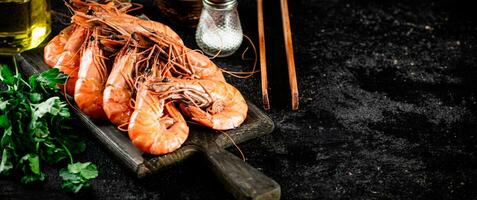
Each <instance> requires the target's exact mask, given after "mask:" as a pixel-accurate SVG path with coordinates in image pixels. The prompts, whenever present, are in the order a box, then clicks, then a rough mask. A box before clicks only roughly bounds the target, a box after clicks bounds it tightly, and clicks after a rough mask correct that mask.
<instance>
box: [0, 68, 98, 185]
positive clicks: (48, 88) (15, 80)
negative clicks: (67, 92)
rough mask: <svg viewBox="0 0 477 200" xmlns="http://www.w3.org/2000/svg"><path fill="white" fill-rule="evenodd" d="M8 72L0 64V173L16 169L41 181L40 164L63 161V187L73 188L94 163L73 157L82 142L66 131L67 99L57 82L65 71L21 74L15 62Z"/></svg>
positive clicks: (91, 173) (85, 180)
mask: <svg viewBox="0 0 477 200" xmlns="http://www.w3.org/2000/svg"><path fill="white" fill-rule="evenodd" d="M15 70H16V72H15V73H13V72H12V71H11V70H10V69H9V68H8V66H6V65H0V81H1V82H2V83H3V84H4V85H5V86H6V89H4V90H1V91H0V136H1V137H0V155H1V157H0V175H12V174H18V175H19V176H20V181H21V182H22V183H25V184H27V183H33V182H38V181H43V180H45V178H46V174H45V173H43V172H42V166H43V164H45V163H46V164H50V165H52V164H62V163H63V164H65V163H68V165H67V167H65V168H63V169H61V170H60V172H59V174H60V176H61V177H62V178H63V189H65V190H66V191H70V192H74V193H76V192H78V191H79V190H80V189H81V188H84V187H89V186H90V182H89V181H90V180H92V179H94V178H96V177H97V176H98V171H97V168H96V165H94V164H92V163H90V162H87V163H80V162H76V163H75V162H74V159H73V155H74V154H78V153H80V152H83V151H84V150H85V143H84V141H83V140H81V138H79V137H78V136H77V135H76V134H74V133H72V131H71V129H72V128H71V126H69V124H71V121H72V119H73V117H72V116H71V113H70V110H69V108H68V105H67V104H66V102H65V101H64V100H62V99H61V98H60V96H61V95H62V94H61V92H60V91H59V89H58V88H57V87H56V86H57V84H64V83H65V81H66V78H67V76H66V75H65V74H63V73H61V72H60V71H58V69H54V68H53V69H50V70H47V71H45V72H43V73H40V74H35V75H32V76H30V77H29V79H28V82H27V81H25V80H23V79H22V77H21V75H20V73H18V68H17V67H16V66H15Z"/></svg>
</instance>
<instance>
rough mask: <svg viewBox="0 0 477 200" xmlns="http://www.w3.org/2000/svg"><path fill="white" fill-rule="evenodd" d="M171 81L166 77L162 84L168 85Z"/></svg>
mask: <svg viewBox="0 0 477 200" xmlns="http://www.w3.org/2000/svg"><path fill="white" fill-rule="evenodd" d="M170 81H171V80H169V79H168V78H167V77H165V78H164V79H162V82H164V83H167V82H170Z"/></svg>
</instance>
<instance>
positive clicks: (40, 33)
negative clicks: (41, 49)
mask: <svg viewBox="0 0 477 200" xmlns="http://www.w3.org/2000/svg"><path fill="white" fill-rule="evenodd" d="M49 3H50V2H49V0H0V55H13V54H16V53H20V52H22V51H25V50H28V49H32V48H35V47H37V46H38V45H39V44H40V43H41V42H42V41H43V40H44V39H45V38H46V37H47V36H48V34H49V33H50V31H51V19H50V7H49Z"/></svg>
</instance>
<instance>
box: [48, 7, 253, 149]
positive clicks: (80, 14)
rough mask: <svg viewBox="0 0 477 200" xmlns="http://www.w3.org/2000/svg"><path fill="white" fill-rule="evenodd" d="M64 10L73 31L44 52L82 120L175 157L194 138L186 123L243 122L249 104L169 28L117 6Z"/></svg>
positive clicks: (223, 125)
mask: <svg viewBox="0 0 477 200" xmlns="http://www.w3.org/2000/svg"><path fill="white" fill-rule="evenodd" d="M67 6H68V7H69V8H70V10H71V11H72V17H71V22H72V23H71V25H69V26H68V27H66V28H65V29H63V30H62V31H61V32H60V34H59V35H57V36H56V37H54V38H53V39H52V40H51V41H50V42H49V43H48V44H47V46H45V49H44V60H45V62H46V63H47V64H48V65H49V66H51V67H54V68H57V69H59V70H60V71H62V72H63V73H65V74H67V75H68V79H67V81H66V83H65V84H64V85H62V86H60V87H62V89H63V90H64V91H65V92H66V93H67V94H69V95H71V96H73V97H74V100H75V102H76V104H77V106H78V107H79V109H80V110H81V111H82V112H83V113H85V114H86V115H88V116H89V117H91V118H94V119H99V120H101V119H104V120H109V121H111V122H112V123H113V124H115V125H116V126H117V127H118V129H120V130H122V131H127V132H128V135H129V138H130V139H131V141H132V143H133V144H134V145H135V146H136V147H138V148H139V149H140V150H142V151H143V152H146V153H149V154H153V155H161V154H167V153H170V152H173V151H175V150H176V149H178V148H179V147H180V146H181V145H182V144H183V143H184V142H185V140H186V139H187V137H188V135H189V126H188V125H187V122H192V123H195V124H200V125H202V126H206V127H209V128H211V129H214V130H228V129H233V128H236V127H238V126H239V125H240V124H242V123H243V121H244V120H245V118H246V115H247V110H248V107H247V104H246V102H245V100H244V98H243V96H242V94H241V93H240V92H239V91H238V90H237V89H236V88H235V87H233V86H232V85H230V84H228V83H227V82H226V81H225V79H224V76H223V74H222V71H221V69H220V68H219V67H217V66H216V65H215V64H214V63H213V62H212V61H211V60H210V59H209V58H208V57H207V56H204V55H203V54H201V53H200V52H198V51H195V50H192V49H190V48H187V47H186V46H185V45H184V43H183V41H182V39H181V38H180V37H179V35H177V33H175V32H174V31H173V30H172V29H171V28H169V27H168V26H166V25H164V24H161V23H159V22H155V21H151V20H148V19H142V18H138V17H135V16H132V15H130V14H128V13H129V12H130V11H132V10H136V9H138V7H139V6H137V5H135V4H131V3H123V2H119V1H116V0H106V1H105V0H103V1H98V0H95V1H93V0H72V1H71V2H70V3H68V4H67ZM186 119H188V121H186Z"/></svg>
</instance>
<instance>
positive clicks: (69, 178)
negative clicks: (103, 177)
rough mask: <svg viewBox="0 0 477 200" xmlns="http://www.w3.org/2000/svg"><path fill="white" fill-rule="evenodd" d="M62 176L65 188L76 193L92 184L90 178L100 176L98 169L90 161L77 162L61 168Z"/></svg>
mask: <svg viewBox="0 0 477 200" xmlns="http://www.w3.org/2000/svg"><path fill="white" fill-rule="evenodd" d="M60 176H61V177H62V178H63V185H62V187H63V189H65V190H67V191H71V192H74V193H76V192H78V191H79V190H80V189H81V188H84V187H89V186H90V183H89V180H91V179H94V178H96V177H97V176H98V170H97V169H96V165H94V164H92V163H90V162H86V163H80V162H77V163H74V164H69V165H68V167H67V168H66V169H65V168H63V169H61V170H60Z"/></svg>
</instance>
